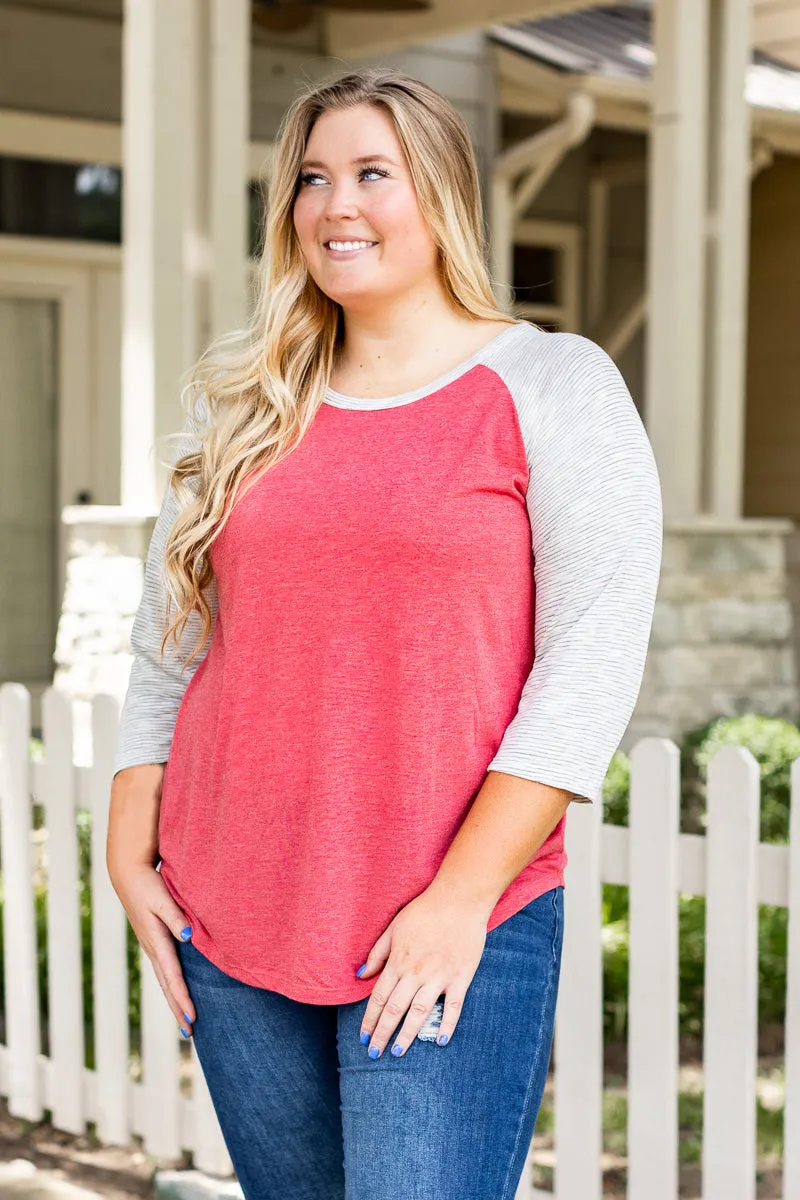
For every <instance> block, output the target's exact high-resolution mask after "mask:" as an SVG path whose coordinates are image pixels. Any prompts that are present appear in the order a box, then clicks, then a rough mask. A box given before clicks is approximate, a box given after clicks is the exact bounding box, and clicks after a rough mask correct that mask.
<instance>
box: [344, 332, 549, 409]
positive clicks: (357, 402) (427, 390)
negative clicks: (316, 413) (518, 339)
mask: <svg viewBox="0 0 800 1200" xmlns="http://www.w3.org/2000/svg"><path fill="white" fill-rule="evenodd" d="M520 328H527V329H533V326H532V325H531V323H530V322H529V321H515V322H514V324H513V325H508V326H507V327H506V328H505V329H501V330H500V332H499V333H496V334H495V335H494V337H491V338H489V341H488V342H485V343H484V344H483V346H481V347H480V348H479V349H478V350H475V351H474V352H473V353H472V354H470V356H469V358H465V359H463V360H462V361H461V362H460V363H456V365H455V366H454V367H451V368H450V370H449V371H445V372H444V373H443V374H442V375H437V376H436V378H435V379H432V380H431V381H430V383H423V384H421V386H420V387H417V388H412V389H411V390H410V391H408V392H398V393H397V395H395V396H348V395H347V394H346V393H345V392H337V391H336V389H335V388H332V387H328V388H326V390H325V395H324V397H323V402H324V403H325V404H332V405H334V406H335V407H336V408H363V409H370V408H393V407H395V406H396V405H400V404H410V403H411V401H412V400H421V399H422V397H423V396H430V395H431V394H432V393H433V392H438V391H439V390H440V389H441V388H443V387H445V386H446V385H447V384H448V383H452V381H453V380H454V379H458V377H459V376H460V375H463V374H465V373H466V372H467V371H469V370H470V369H471V368H472V367H473V366H475V364H476V363H477V362H478V361H479V360H480V359H482V358H483V356H484V354H486V353H487V352H488V351H489V350H490V349H492V348H494V347H495V346H496V345H497V344H498V342H501V341H502V340H503V339H504V338H507V337H510V336H511V335H512V334H513V333H514V332H515V331H516V330H518V329H520Z"/></svg>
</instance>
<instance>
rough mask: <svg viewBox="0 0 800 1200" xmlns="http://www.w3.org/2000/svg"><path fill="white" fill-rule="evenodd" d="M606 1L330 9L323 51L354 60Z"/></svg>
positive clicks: (503, 0)
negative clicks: (394, 9)
mask: <svg viewBox="0 0 800 1200" xmlns="http://www.w3.org/2000/svg"><path fill="white" fill-rule="evenodd" d="M602 2H603V0H435V3H434V6H433V8H432V9H431V10H430V11H429V12H422V13H420V12H412V13H387V14H386V15H385V16H384V15H381V16H376V15H373V14H370V13H366V12H352V13H349V12H328V13H323V14H322V30H323V47H324V53H325V54H330V55H332V56H333V57H335V58H344V59H345V60H349V61H353V60H356V59H359V58H366V57H369V56H371V55H374V54H383V53H387V52H389V51H392V50H401V49H405V47H407V46H415V45H417V44H419V43H420V42H426V41H428V40H429V39H431V38H437V37H451V36H452V35H453V34H459V33H468V32H471V31H473V30H476V29H485V28H486V27H487V26H489V25H503V24H505V23H507V22H510V21H536V20H539V19H540V18H542V17H554V16H557V15H559V14H560V13H566V12H575V11H576V10H578V9H585V8H595V7H598V6H599V5H600V4H601V3H602Z"/></svg>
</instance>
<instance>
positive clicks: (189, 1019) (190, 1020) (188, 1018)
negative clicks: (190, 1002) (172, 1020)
mask: <svg viewBox="0 0 800 1200" xmlns="http://www.w3.org/2000/svg"><path fill="white" fill-rule="evenodd" d="M183 1015H184V1016H185V1017H186V1020H187V1021H188V1022H189V1024H190V1025H191V1023H192V1018H191V1017H190V1016H189V1014H188V1013H184V1014H183Z"/></svg>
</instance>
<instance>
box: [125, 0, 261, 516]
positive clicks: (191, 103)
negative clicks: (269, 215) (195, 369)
mask: <svg viewBox="0 0 800 1200" xmlns="http://www.w3.org/2000/svg"><path fill="white" fill-rule="evenodd" d="M250 19H251V18H250V6H249V3H248V0H170V2H169V3H168V4H164V3H162V2H160V0H126V6H125V21H124V27H123V28H124V33H123V37H124V82H123V89H124V91H123V101H124V103H123V120H124V125H123V145H124V168H125V175H124V188H125V194H124V222H125V224H124V236H123V315H122V320H123V366H122V421H121V429H122V447H121V453H122V464H121V475H122V483H121V492H122V494H121V501H122V504H123V506H125V507H132V508H134V509H136V510H138V511H144V512H147V511H151V512H152V511H155V510H157V508H158V505H159V503H160V498H161V496H162V495H163V490H164V486H165V484H166V479H167V471H166V469H164V468H162V467H161V466H160V464H159V463H158V462H157V457H162V456H163V457H167V456H168V455H169V453H170V449H171V447H170V445H169V444H168V443H159V444H156V439H160V438H162V437H163V435H164V434H166V433H174V432H175V431H176V430H177V429H179V428H180V425H181V423H182V420H183V415H182V411H181V406H180V392H181V387H182V386H183V384H184V383H185V382H186V373H187V372H188V371H189V369H190V368H191V367H192V365H193V364H194V362H195V361H196V359H197V357H198V356H199V354H200V353H201V352H202V351H203V350H204V349H205V348H206V346H207V345H208V343H209V341H210V340H211V339H212V338H215V337H217V336H218V335H219V334H221V333H224V332H226V331H227V330H230V329H232V328H234V327H239V326H241V325H243V324H244V322H245V320H246V317H247V307H248V290H247V252H248V246H247V232H248V205H247V180H248V176H249V147H250Z"/></svg>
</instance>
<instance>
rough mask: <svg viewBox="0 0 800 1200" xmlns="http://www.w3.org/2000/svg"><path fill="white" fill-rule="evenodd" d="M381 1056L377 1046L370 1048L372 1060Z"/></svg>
mask: <svg viewBox="0 0 800 1200" xmlns="http://www.w3.org/2000/svg"><path fill="white" fill-rule="evenodd" d="M379 1055H380V1050H379V1048H378V1047H377V1046H370V1048H369V1056H370V1058H377V1057H378V1056H379Z"/></svg>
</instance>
